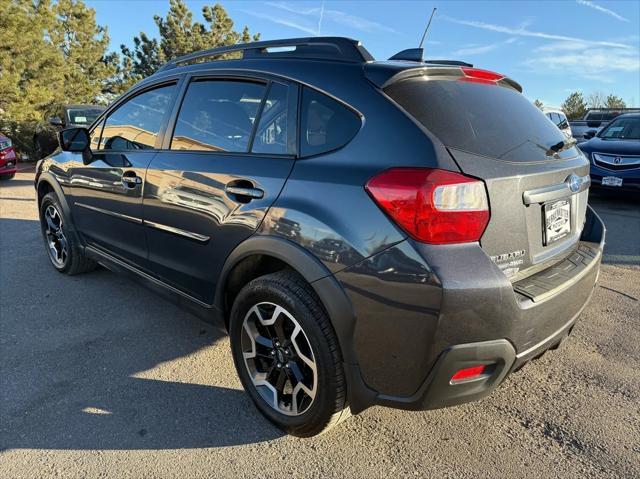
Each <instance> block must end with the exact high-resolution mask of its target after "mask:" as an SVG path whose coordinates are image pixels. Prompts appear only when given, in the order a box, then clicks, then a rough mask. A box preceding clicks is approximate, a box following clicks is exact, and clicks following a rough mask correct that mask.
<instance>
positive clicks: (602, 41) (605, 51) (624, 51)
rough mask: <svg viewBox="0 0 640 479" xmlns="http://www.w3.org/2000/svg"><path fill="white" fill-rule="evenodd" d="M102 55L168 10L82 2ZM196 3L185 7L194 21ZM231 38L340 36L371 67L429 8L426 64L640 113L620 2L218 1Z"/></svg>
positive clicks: (626, 10) (638, 82) (164, 5)
mask: <svg viewBox="0 0 640 479" xmlns="http://www.w3.org/2000/svg"><path fill="white" fill-rule="evenodd" d="M86 3H87V4H88V5H89V6H91V7H93V8H95V10H96V12H97V19H98V22H99V23H100V24H102V25H106V26H107V27H108V29H109V35H110V37H111V47H112V49H117V50H119V45H120V44H121V43H125V44H127V45H131V44H132V43H133V42H132V38H133V36H134V35H136V34H138V33H139V32H140V31H144V32H146V33H147V34H149V35H154V36H155V35H157V28H156V26H155V24H154V22H153V15H154V14H160V15H165V14H166V12H167V10H168V4H169V2H168V1H156V0H128V1H127V0H121V1H114V0H88V1H87V2H86ZM213 3H215V1H212V2H205V1H189V0H188V1H187V4H188V5H189V7H190V8H191V10H192V11H193V13H194V17H195V18H196V19H197V20H201V19H202V17H201V13H200V12H201V9H202V6H203V5H206V4H213ZM220 3H222V5H223V6H224V7H225V8H226V9H227V11H228V12H229V14H230V15H231V18H233V20H234V21H235V23H236V27H237V29H241V28H242V27H243V26H244V25H248V26H249V28H250V29H251V31H252V32H260V33H261V39H263V40H270V39H277V38H288V37H296V36H314V35H317V34H318V32H320V34H322V35H341V36H348V37H352V38H357V39H359V40H361V41H362V42H363V43H364V45H365V46H366V47H367V49H368V50H369V51H370V52H371V53H372V54H373V56H374V57H376V59H386V58H388V57H390V56H391V55H393V54H394V53H396V52H398V51H400V50H402V49H404V48H409V47H413V46H417V44H418V43H419V41H420V37H421V35H422V31H423V29H424V27H425V25H426V22H427V20H428V17H429V14H430V12H431V9H432V8H433V7H437V8H438V12H437V14H436V17H435V19H434V22H433V24H432V25H431V29H430V32H429V36H428V40H427V42H426V45H425V46H426V54H425V57H427V58H438V59H442V58H446V59H457V60H464V61H468V62H470V63H473V64H474V65H476V66H478V67H481V68H486V69H490V70H495V71H498V72H500V73H503V74H506V75H508V76H510V77H512V78H514V79H515V80H517V81H518V82H519V83H521V84H522V86H523V87H524V93H525V95H527V97H529V98H530V99H534V98H539V99H541V100H542V101H543V102H544V103H545V104H546V105H550V106H558V105H560V103H562V101H563V100H564V98H566V96H567V95H568V94H569V93H570V92H571V91H575V90H579V91H582V92H583V94H584V95H585V96H588V95H589V94H590V93H591V92H594V91H598V92H602V93H605V94H608V93H615V94H617V95H619V96H622V97H623V98H624V100H625V101H626V102H627V104H629V105H633V106H639V105H640V2H639V1H637V0H625V1H611V2H609V1H604V0H599V1H595V0H594V1H591V0H565V1H550V0H547V1H537V2H528V1H508V0H504V1H480V0H478V1H433V2H430V1H382V0H379V1H365V0H360V1H338V0H325V1H324V2H323V1H322V0H317V1H281V0H274V1H266V2H257V1H221V2H220Z"/></svg>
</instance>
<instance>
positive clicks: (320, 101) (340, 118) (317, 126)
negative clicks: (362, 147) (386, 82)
mask: <svg viewBox="0 0 640 479" xmlns="http://www.w3.org/2000/svg"><path fill="white" fill-rule="evenodd" d="M360 125H361V121H360V118H359V116H358V115H357V114H355V113H354V112H352V111H351V110H349V109H348V108H347V107H345V106H343V105H341V104H340V103H338V102H337V101H335V100H334V99H333V98H329V97H328V96H326V95H323V94H322V93H319V92H317V91H315V90H311V89H310V88H304V90H303V93H302V111H301V123H300V153H301V155H302V156H310V155H317V154H319V153H325V152H327V151H331V150H335V149H336V148H340V147H341V146H344V145H346V144H347V143H348V142H349V141H350V140H351V139H352V138H353V137H354V136H355V134H356V133H357V132H358V130H359V129H360Z"/></svg>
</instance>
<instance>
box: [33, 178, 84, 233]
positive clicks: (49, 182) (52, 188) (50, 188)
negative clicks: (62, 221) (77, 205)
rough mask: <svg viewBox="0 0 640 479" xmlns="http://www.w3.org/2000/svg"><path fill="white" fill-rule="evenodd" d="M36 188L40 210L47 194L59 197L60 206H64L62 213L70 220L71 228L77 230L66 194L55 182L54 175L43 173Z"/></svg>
mask: <svg viewBox="0 0 640 479" xmlns="http://www.w3.org/2000/svg"><path fill="white" fill-rule="evenodd" d="M36 188H37V192H38V193H37V194H38V209H39V208H40V203H41V201H42V198H44V196H45V195H46V194H47V193H50V192H53V193H55V194H56V196H57V197H58V201H59V202H60V206H62V212H63V213H64V215H65V216H66V217H67V218H69V220H70V221H69V223H70V226H71V227H72V228H73V229H74V230H75V226H74V224H73V216H72V215H71V208H70V207H69V203H68V201H67V197H66V196H65V194H64V192H63V191H62V187H61V186H60V184H59V183H58V182H57V181H56V180H55V178H54V177H53V175H52V174H51V173H49V172H43V173H42V174H41V175H40V178H38V184H37V187H36Z"/></svg>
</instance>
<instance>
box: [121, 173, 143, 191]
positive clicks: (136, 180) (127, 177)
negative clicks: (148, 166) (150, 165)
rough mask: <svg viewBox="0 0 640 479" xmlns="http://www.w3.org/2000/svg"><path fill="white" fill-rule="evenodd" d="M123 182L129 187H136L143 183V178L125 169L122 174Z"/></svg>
mask: <svg viewBox="0 0 640 479" xmlns="http://www.w3.org/2000/svg"><path fill="white" fill-rule="evenodd" d="M122 184H123V185H124V186H125V187H127V188H135V187H136V186H138V185H141V184H142V178H140V177H139V176H138V175H136V174H135V173H134V172H133V171H125V172H124V173H123V174H122Z"/></svg>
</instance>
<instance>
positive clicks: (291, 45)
mask: <svg viewBox="0 0 640 479" xmlns="http://www.w3.org/2000/svg"><path fill="white" fill-rule="evenodd" d="M281 48H286V49H287V50H285V51H273V52H271V51H269V49H281ZM232 52H242V58H299V59H309V58H312V59H322V60H338V61H344V62H351V63H363V62H367V61H373V60H374V58H373V56H371V54H370V53H369V52H368V51H367V49H366V48H364V46H362V44H361V43H360V42H359V41H357V40H353V39H351V38H345V37H309V38H289V39H286V40H268V41H262V42H251V43H239V44H237V45H229V46H226V47H219V48H211V49H209V50H202V51H198V52H194V53H190V54H188V55H184V56H181V57H178V58H176V59H174V60H171V61H169V62H168V63H165V64H164V65H163V66H162V67H161V68H160V69H159V70H158V71H159V72H160V71H164V70H170V69H172V68H176V67H178V66H180V65H185V64H189V63H192V62H196V61H197V60H202V59H205V58H210V57H217V56H220V55H224V54H225V53H232Z"/></svg>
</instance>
